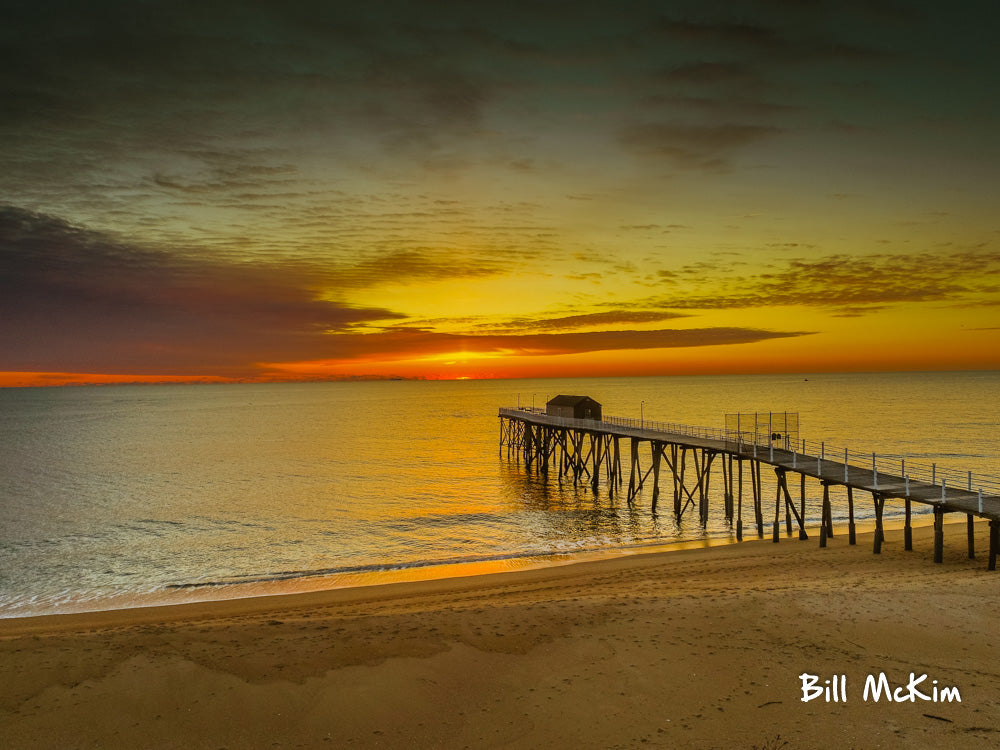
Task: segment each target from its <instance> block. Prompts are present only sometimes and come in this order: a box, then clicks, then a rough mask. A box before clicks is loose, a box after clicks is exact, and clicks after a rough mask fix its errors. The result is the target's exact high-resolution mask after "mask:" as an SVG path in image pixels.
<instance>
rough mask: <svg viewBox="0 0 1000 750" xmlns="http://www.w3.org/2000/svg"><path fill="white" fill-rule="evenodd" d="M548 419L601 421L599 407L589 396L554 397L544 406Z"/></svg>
mask: <svg viewBox="0 0 1000 750" xmlns="http://www.w3.org/2000/svg"><path fill="white" fill-rule="evenodd" d="M545 413H546V414H547V415H549V416H550V417H569V418H571V419H596V420H598V421H600V419H601V405H600V404H599V403H597V402H596V401H594V399H592V398H591V397H590V396H556V397H555V398H553V399H550V400H549V402H548V403H546V404H545Z"/></svg>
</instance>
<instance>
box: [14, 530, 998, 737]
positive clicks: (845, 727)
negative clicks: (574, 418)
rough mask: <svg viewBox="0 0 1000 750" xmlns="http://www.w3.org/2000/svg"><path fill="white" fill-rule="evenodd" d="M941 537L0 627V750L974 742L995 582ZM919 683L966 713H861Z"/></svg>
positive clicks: (949, 709) (671, 557) (991, 684)
mask: <svg viewBox="0 0 1000 750" xmlns="http://www.w3.org/2000/svg"><path fill="white" fill-rule="evenodd" d="M949 526H951V527H953V529H954V530H946V540H947V538H948V536H949V533H948V531H951V534H950V536H951V538H952V540H953V541H952V543H951V544H950V545H949V544H948V543H947V542H946V546H945V555H944V559H945V561H944V564H940V565H939V564H935V563H934V562H933V561H932V532H933V530H932V529H931V528H929V527H923V528H920V529H914V551H912V552H906V551H904V550H903V543H902V533H901V532H900V531H892V530H887V532H886V541H885V543H884V545H883V548H882V553H881V554H880V555H874V554H873V553H872V540H873V538H872V535H871V534H864V535H859V537H858V544H857V546H856V547H851V546H850V545H848V543H847V536H846V534H839V533H838V534H837V535H836V536H834V537H833V538H832V539H830V540H829V545H828V547H827V548H825V549H820V548H818V543H817V541H816V540H815V538H813V539H811V540H810V541H809V542H805V543H792V542H793V541H797V540H790V541H788V542H785V541H784V540H783V542H782V543H779V544H774V543H773V542H772V541H771V540H770V539H764V540H752V541H748V542H746V543H744V544H740V545H723V546H719V547H713V548H711V549H694V550H679V551H672V552H665V553H654V554H647V555H630V556H626V557H619V558H614V559H608V560H601V561H589V562H582V563H579V564H576V565H565V566H559V567H549V568H540V569H533V570H525V571H515V572H507V573H498V574H495V575H483V576H472V577H466V578H446V579H438V580H431V581H420V582H404V583H398V584H387V585H381V586H371V587H365V588H353V589H335V590H329V591H322V592H312V593H304V594H291V595H285V596H273V597H263V598H259V599H238V600H229V601H226V602H215V603H201V604H191V605H178V606H170V607H161V608H149V609H137V610H117V611H111V612H102V613H87V614H82V615H81V614H77V615H55V616H49V617H41V618H33V619H32V620H28V619H27V618H25V619H24V620H6V621H2V622H0V659H2V660H3V664H4V665H5V680H4V681H3V682H2V683H0V726H3V727H4V729H3V730H2V734H3V737H4V746H5V747H8V748H15V749H16V748H37V747H112V746H113V747H147V748H175V747H185V748H196V749H198V748H204V749H205V750H211V749H213V748H214V749H215V750H217V749H218V748H220V747H228V748H244V747H283V748H292V747H305V748H319V747H324V748H325V747H361V748H368V747H371V748H376V747H412V748H418V749H419V748H442V747H445V748H451V747H456V748H463V747H470V748H481V747H497V748H500V747H503V748H535V747H544V746H549V747H580V748H613V747H622V748H625V747H627V748H632V747H662V748H670V747H737V748H748V749H749V748H765V747H767V748H779V747H785V746H786V745H784V744H782V743H785V742H787V743H788V744H787V747H788V748H791V747H822V746H829V747H855V748H877V747H901V746H906V747H910V748H939V747H956V746H961V747H963V748H971V749H972V750H978V748H984V749H985V748H992V747H995V746H996V743H997V741H998V739H1000V709H998V705H1000V701H998V697H1000V670H997V668H996V664H998V663H1000V643H998V642H997V640H996V639H994V638H990V637H984V636H988V635H989V633H992V632H995V628H996V615H995V612H996V592H997V585H998V582H1000V579H998V578H997V576H998V572H997V571H987V570H986V563H985V560H984V552H983V550H984V549H985V547H984V546H982V545H983V544H984V543H985V538H986V534H985V530H986V527H985V525H980V526H982V528H981V529H980V528H977V532H979V533H977V545H978V547H977V549H978V550H979V551H978V552H977V559H975V560H970V559H968V556H967V550H966V548H965V545H964V536H963V537H962V538H961V543H956V542H955V538H956V537H957V536H958V534H957V532H958V530H959V529H960V528H962V527H964V524H949ZM956 527H957V528H956ZM924 674H926V675H927V677H926V678H925V682H926V685H925V687H927V690H926V693H927V694H928V696H929V695H930V688H929V687H928V686H929V685H930V683H931V681H932V680H933V681H936V685H940V686H942V688H944V687H947V688H949V689H951V688H954V689H955V690H956V691H960V698H961V702H957V701H953V700H949V701H932V700H930V699H929V698H928V699H927V700H924V699H923V698H920V699H916V700H914V701H909V702H907V701H903V702H900V701H892V700H887V699H886V696H885V695H881V696H880V698H879V699H878V700H872V699H871V696H869V697H868V698H867V699H866V698H865V690H864V688H865V683H866V679H868V677H869V676H872V679H875V678H877V677H878V676H879V675H884V679H885V680H886V681H887V684H888V685H889V686H891V687H893V688H897V687H898V690H899V691H904V692H905V686H906V684H907V682H908V680H911V675H915V677H914V678H919V677H920V676H921V675H924ZM803 675H805V676H807V677H808V676H813V677H815V679H816V681H817V682H818V685H819V686H820V687H822V686H823V685H824V681H827V680H831V679H832V678H833V677H835V676H836V677H837V680H838V682H837V685H838V688H837V694H838V698H839V697H840V696H841V695H842V696H843V697H844V698H845V700H843V701H841V700H838V701H830V700H824V698H823V697H822V696H821V697H819V698H815V699H812V700H809V701H804V700H803V694H804V691H803ZM897 695H899V692H897Z"/></svg>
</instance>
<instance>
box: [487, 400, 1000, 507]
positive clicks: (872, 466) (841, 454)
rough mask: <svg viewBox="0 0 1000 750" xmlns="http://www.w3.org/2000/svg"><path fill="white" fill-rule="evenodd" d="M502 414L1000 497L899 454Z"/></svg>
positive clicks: (672, 426) (990, 485) (608, 420)
mask: <svg viewBox="0 0 1000 750" xmlns="http://www.w3.org/2000/svg"><path fill="white" fill-rule="evenodd" d="M500 414H501V415H505V416H521V415H524V414H530V415H534V416H542V417H545V423H546V424H551V425H554V426H559V427H573V428H577V429H589V430H593V429H595V428H596V429H600V426H601V425H602V424H604V425H609V426H612V427H618V428H624V430H622V432H625V433H627V434H633V435H639V434H645V433H662V434H665V435H675V436H677V435H679V436H683V437H692V438H699V439H703V440H717V441H722V442H724V443H725V444H726V448H727V450H731V451H733V452H736V453H740V454H742V455H752V456H753V457H755V458H759V459H770V460H773V459H774V455H775V454H776V453H780V454H783V455H784V456H785V457H787V456H788V454H789V453H790V454H791V457H792V465H793V467H795V466H796V464H798V463H799V462H801V468H803V469H805V468H807V467H809V468H812V467H811V464H815V465H816V473H817V474H820V473H822V468H823V464H824V463H826V464H827V468H829V467H830V465H831V464H838V465H842V466H843V470H844V481H845V482H846V481H848V472H849V470H850V469H851V468H852V467H853V468H857V469H866V470H868V471H871V472H872V473H873V479H874V482H875V487H876V489H877V488H878V481H879V479H878V478H879V476H882V477H884V478H885V481H888V479H889V477H893V478H894V479H893V481H896V482H898V480H899V479H900V478H902V479H903V481H904V483H905V484H906V485H909V483H910V482H920V483H921V484H929V485H932V486H938V487H940V488H941V499H942V501H943V500H946V499H947V496H948V490H949V489H952V490H964V491H966V492H972V493H977V494H978V495H979V496H980V498H981V497H982V496H984V495H986V496H992V497H996V496H998V495H1000V478H997V477H994V476H990V475H986V474H982V473H976V474H974V473H973V472H971V471H962V470H959V469H954V468H950V467H945V466H938V465H937V463H934V462H932V463H927V462H918V461H910V460H908V459H907V458H906V457H905V456H901V455H899V454H878V453H875V452H872V453H868V452H860V451H856V450H855V451H852V450H849V449H847V448H837V447H833V446H828V445H827V444H826V443H825V442H816V441H808V440H802V441H801V442H799V441H796V442H795V444H794V445H789V444H788V442H787V440H781V441H777V442H775V441H771V440H769V438H770V436H769V435H754V434H753V433H736V432H734V431H731V430H724V429H717V428H713V427H698V426H693V425H685V424H676V423H673V422H658V421H656V420H651V419H634V418H632V417H613V416H606V417H604V418H603V420H593V419H574V418H571V417H555V416H547V415H546V414H545V409H544V408H539V407H523V406H522V407H518V408H501V409H500ZM907 494H908V493H907Z"/></svg>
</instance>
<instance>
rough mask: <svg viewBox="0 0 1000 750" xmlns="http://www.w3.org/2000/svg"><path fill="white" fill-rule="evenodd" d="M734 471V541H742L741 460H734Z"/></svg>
mask: <svg viewBox="0 0 1000 750" xmlns="http://www.w3.org/2000/svg"><path fill="white" fill-rule="evenodd" d="M736 471H737V472H739V479H738V483H737V490H736V493H737V494H736V541H737V542H742V541H743V458H742V456H741V457H739V458H737V459H736Z"/></svg>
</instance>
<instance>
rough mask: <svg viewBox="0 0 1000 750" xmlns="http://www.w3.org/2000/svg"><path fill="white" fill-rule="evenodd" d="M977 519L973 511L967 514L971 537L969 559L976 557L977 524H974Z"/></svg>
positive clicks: (969, 535)
mask: <svg viewBox="0 0 1000 750" xmlns="http://www.w3.org/2000/svg"><path fill="white" fill-rule="evenodd" d="M975 519H976V517H975V516H974V515H972V514H971V513H969V514H967V516H966V526H967V528H968V537H969V559H970V560H975V559H976V529H975V526H974V525H973V524H974V523H975Z"/></svg>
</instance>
